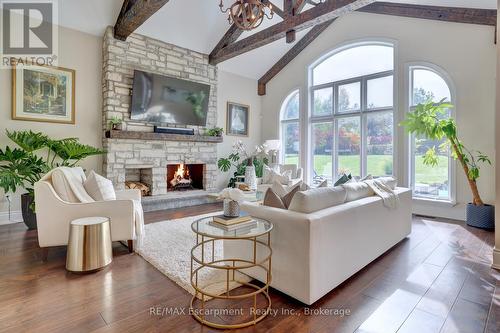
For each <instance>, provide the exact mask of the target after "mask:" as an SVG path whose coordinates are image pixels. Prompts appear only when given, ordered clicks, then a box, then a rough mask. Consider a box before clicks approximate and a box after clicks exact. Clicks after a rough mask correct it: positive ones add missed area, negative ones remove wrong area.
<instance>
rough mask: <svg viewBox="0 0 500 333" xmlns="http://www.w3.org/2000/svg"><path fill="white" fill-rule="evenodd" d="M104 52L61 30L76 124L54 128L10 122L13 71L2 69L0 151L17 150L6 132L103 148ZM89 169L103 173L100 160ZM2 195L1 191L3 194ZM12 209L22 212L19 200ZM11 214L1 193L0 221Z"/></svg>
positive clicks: (90, 40)
mask: <svg viewBox="0 0 500 333" xmlns="http://www.w3.org/2000/svg"><path fill="white" fill-rule="evenodd" d="M101 49H102V38H100V37H96V36H93V35H89V34H86V33H82V32H79V31H76V30H71V29H67V28H62V27H60V28H59V64H58V65H59V66H61V67H66V68H70V69H74V70H76V86H75V87H76V97H75V102H76V106H75V107H76V124H75V125H66V124H52V123H42V122H31V121H19V120H12V119H11V91H12V90H11V87H12V83H11V79H12V78H11V71H10V70H7V69H0V147H1V148H2V149H3V148H4V147H5V146H6V145H10V146H11V147H13V146H15V145H14V144H12V143H11V142H10V140H9V139H8V138H7V137H6V136H5V130H6V129H8V130H10V131H13V130H25V129H31V130H33V131H41V132H44V133H46V134H48V135H49V136H51V137H53V138H64V137H77V138H80V141H81V142H82V143H85V144H89V145H92V146H95V147H102V140H101V104H102V103H101V100H102V89H101V86H102V83H101V67H102V62H101ZM81 165H82V166H83V167H85V168H87V169H94V170H101V168H102V160H101V157H92V158H89V159H87V160H85V161H83V162H82V163H81ZM0 191H1V190H0ZM12 203H13V206H12V209H13V210H15V211H18V210H20V200H19V198H18V197H17V196H15V197H13V198H12ZM7 210H8V205H7V202H6V201H5V197H4V194H3V192H2V193H0V220H2V219H3V218H5V217H4V216H3V215H5V214H2V212H6V211H7Z"/></svg>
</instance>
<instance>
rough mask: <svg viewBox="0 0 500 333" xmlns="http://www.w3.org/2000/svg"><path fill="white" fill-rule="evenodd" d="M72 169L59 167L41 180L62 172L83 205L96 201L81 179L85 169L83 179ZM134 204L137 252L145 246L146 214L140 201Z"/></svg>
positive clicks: (135, 201)
mask: <svg viewBox="0 0 500 333" xmlns="http://www.w3.org/2000/svg"><path fill="white" fill-rule="evenodd" d="M71 169H72V168H69V167H58V168H55V169H53V170H51V171H49V172H48V173H47V174H46V175H45V176H43V177H42V179H41V180H43V181H49V180H50V179H51V178H52V173H53V172H54V170H61V171H62V172H63V174H64V176H65V178H66V180H67V181H68V184H69V187H70V188H71V191H72V192H73V193H74V195H75V197H76V198H77V199H78V200H79V201H80V202H82V203H88V202H92V201H95V200H94V199H92V198H91V197H90V196H89V195H88V194H87V192H86V191H85V188H84V187H83V182H84V181H85V179H83V178H81V177H84V175H85V174H84V173H83V169H81V168H80V169H81V171H79V173H81V177H79V176H77V175H76V174H75V173H74V172H73V171H72V170H71ZM132 202H133V204H134V215H135V219H134V220H135V225H134V227H135V228H134V229H135V235H136V237H137V239H136V241H135V244H134V245H135V246H134V248H135V250H136V251H137V250H139V248H140V247H141V246H142V244H143V237H144V212H143V210H142V204H141V202H140V201H139V200H132Z"/></svg>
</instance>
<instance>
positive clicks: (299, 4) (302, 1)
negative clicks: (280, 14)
mask: <svg viewBox="0 0 500 333" xmlns="http://www.w3.org/2000/svg"><path fill="white" fill-rule="evenodd" d="M306 4H307V1H306V0H296V1H295V5H294V6H293V15H297V14H299V13H300V12H302V9H304V6H305V5H306Z"/></svg>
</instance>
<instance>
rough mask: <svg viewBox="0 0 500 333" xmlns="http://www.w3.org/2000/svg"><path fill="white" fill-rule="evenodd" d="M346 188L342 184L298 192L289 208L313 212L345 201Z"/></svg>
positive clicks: (296, 210)
mask: <svg viewBox="0 0 500 333" xmlns="http://www.w3.org/2000/svg"><path fill="white" fill-rule="evenodd" d="M345 198H346V190H345V189H344V188H343V187H341V186H336V187H321V188H313V189H310V190H308V191H303V192H297V193H295V195H294V196H293V199H292V201H291V202H290V206H289V207H288V209H289V210H293V211H295V212H300V213H312V212H316V211H318V210H322V209H325V208H328V207H332V206H336V205H340V204H342V203H344V202H345Z"/></svg>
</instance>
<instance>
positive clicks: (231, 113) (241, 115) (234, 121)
mask: <svg viewBox="0 0 500 333" xmlns="http://www.w3.org/2000/svg"><path fill="white" fill-rule="evenodd" d="M249 113H250V106H248V105H243V104H238V103H233V102H227V118H226V135H237V136H248V124H249Z"/></svg>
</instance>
